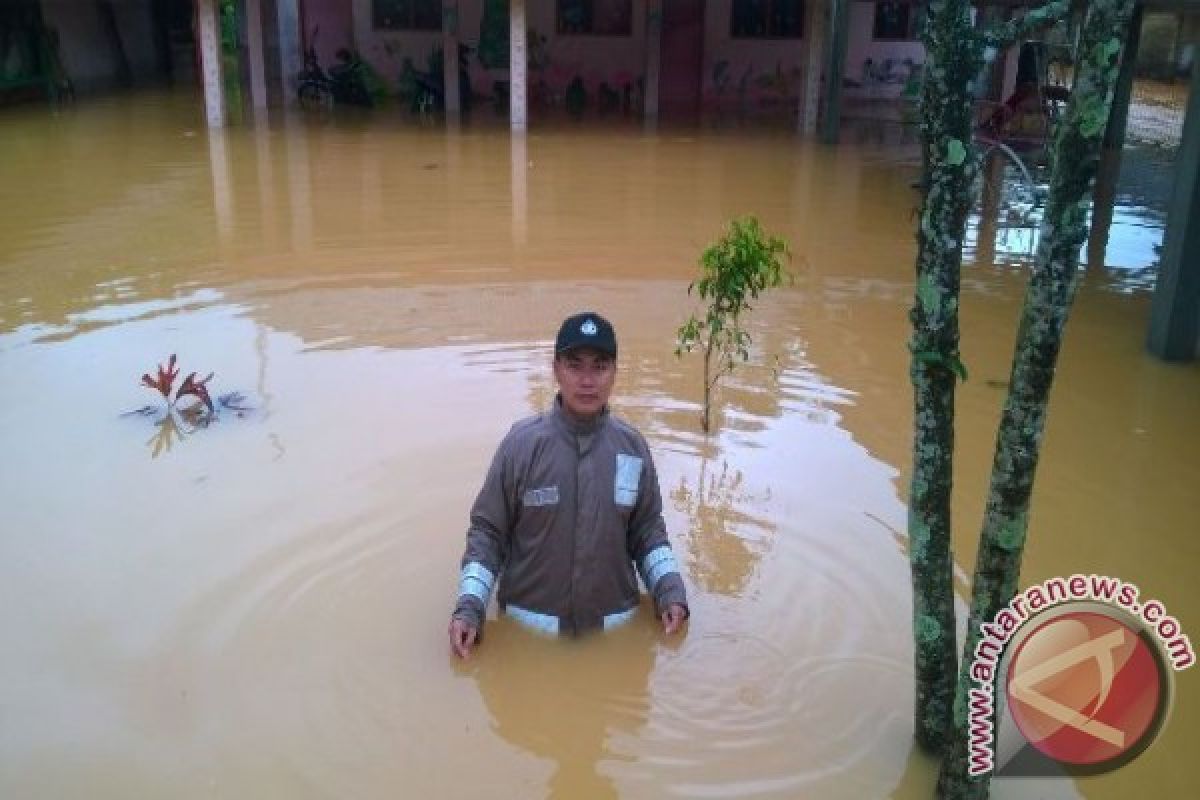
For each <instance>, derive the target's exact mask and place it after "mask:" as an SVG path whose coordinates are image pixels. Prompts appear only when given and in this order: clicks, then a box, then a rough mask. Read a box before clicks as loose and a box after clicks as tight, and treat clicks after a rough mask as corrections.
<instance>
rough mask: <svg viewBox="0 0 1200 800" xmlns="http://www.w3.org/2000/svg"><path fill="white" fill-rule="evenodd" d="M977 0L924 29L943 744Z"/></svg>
mask: <svg viewBox="0 0 1200 800" xmlns="http://www.w3.org/2000/svg"><path fill="white" fill-rule="evenodd" d="M970 13H971V6H970V4H969V3H967V2H965V0H946V1H945V2H943V3H940V4H933V5H931V6H930V7H929V17H928V24H927V25H926V28H925V30H924V32H923V33H922V37H923V41H924V44H925V51H926V54H927V55H926V61H925V80H924V84H923V87H922V90H921V146H922V164H923V174H922V181H921V183H922V189H923V197H922V202H921V210H920V227H919V228H918V231H917V269H916V273H917V274H916V278H917V281H916V284H917V285H916V298H915V302H914V305H913V309H912V312H911V317H912V324H913V334H912V340H911V341H910V344H909V347H910V349H911V350H912V364H911V369H910V372H911V377H912V384H913V405H914V413H913V419H914V424H913V470H912V482H911V485H910V487H909V502H908V538H909V561H910V563H911V566H912V582H913V641H914V662H915V670H916V713H915V716H916V719H915V725H914V728H915V733H916V738H917V742H918V743H919V744H920V745H921V746H922V747H923V748H925V749H926V750H929V751H931V752H940V751H941V750H942V749H943V747H944V745H945V744H946V742H947V741H948V738H949V734H950V728H951V721H952V720H951V714H952V705H953V700H954V675H955V664H956V662H955V654H956V650H957V646H956V642H955V626H954V585H953V580H954V573H953V559H952V556H951V551H950V487H951V482H952V466H953V460H952V457H953V451H954V387H955V381H956V380H957V378H958V376H959V375H960V374H962V363H961V361H960V359H959V352H958V291H959V270H960V267H961V265H962V241H963V236H964V234H965V232H966V226H967V212H968V211H969V209H970V197H971V191H970V187H971V183H972V181H973V179H974V171H975V169H976V167H975V162H974V159H973V158H971V152H970V151H971V95H970V93H969V92H968V84H969V83H970V81H971V79H972V78H973V77H974V76H975V75H976V73H977V72H978V71H979V66H980V63H981V62H980V58H981V48H980V47H979V46H978V44H977V42H976V39H975V36H974V31H973V30H972V26H971V16H970Z"/></svg>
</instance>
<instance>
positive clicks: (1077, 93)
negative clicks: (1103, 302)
mask: <svg viewBox="0 0 1200 800" xmlns="http://www.w3.org/2000/svg"><path fill="white" fill-rule="evenodd" d="M1133 4H1134V0H1091V2H1090V3H1089V5H1088V10H1087V17H1086V19H1085V21H1084V25H1083V33H1082V40H1081V45H1080V48H1079V63H1078V64H1077V65H1076V77H1075V82H1074V87H1073V89H1072V92H1071V99H1070V101H1069V103H1068V105H1067V111H1066V115H1065V117H1064V118H1063V121H1062V122H1061V123H1060V124H1059V127H1058V130H1057V131H1056V132H1055V138H1054V146H1053V150H1052V154H1051V158H1052V168H1051V176H1050V194H1049V197H1048V198H1047V202H1046V211H1045V216H1044V219H1043V222H1042V226H1041V231H1040V236H1039V242H1038V250H1037V259H1036V263H1035V265H1034V268H1033V273H1032V275H1031V276H1030V280H1029V287H1028V289H1027V291H1026V294H1025V302H1024V307H1023V309H1022V313H1021V322H1020V326H1019V328H1018V332H1017V342H1016V350H1015V354H1014V356H1013V367H1012V374H1011V377H1010V381H1009V390H1008V397H1007V399H1006V401H1005V404H1004V413H1003V415H1002V417H1001V420H1000V427H999V431H998V433H997V436H996V451H995V458H994V461H993V464H992V477H991V486H990V489H989V493H988V500H987V508H986V511H985V513H984V520H983V532H982V535H981V539H980V545H979V555H978V559H977V561H976V565H975V577H974V582H973V587H972V598H971V614H970V619H969V622H968V625H967V640H966V643H965V646H964V648H963V661H962V667H961V672H960V676H959V683H958V691H957V695H956V698H955V705H954V736H953V743H952V747H951V749H950V751H949V752H948V753H947V755H946V758H945V759H944V761H943V763H942V771H941V774H940V776H939V780H938V795H939V797H942V798H980V797H986V796H987V794H988V788H989V781H988V776H981V777H979V778H971V777H969V776H968V774H967V763H968V762H967V756H968V744H969V742H968V739H967V731H968V725H967V723H968V720H967V711H966V695H967V688H968V685H969V670H970V662H971V658H972V654H973V652H974V649H975V645H976V644H977V642H978V640H979V636H980V629H979V626H980V624H981V623H982V622H986V621H989V620H991V619H992V618H994V617H995V615H996V614H997V613H998V612H999V611H1000V609H1001V608H1003V607H1004V605H1006V604H1007V603H1008V602H1009V600H1011V599H1012V597H1013V595H1014V593H1015V592H1016V589H1017V581H1018V578H1019V576H1020V568H1021V555H1022V552H1023V549H1024V544H1025V534H1026V530H1027V528H1028V518H1029V498H1030V495H1031V493H1032V490H1033V479H1034V474H1035V472H1036V470H1037V464H1038V455H1039V450H1040V446H1041V439H1042V432H1043V430H1044V428H1045V420H1046V407H1047V401H1048V399H1049V394H1050V387H1051V384H1052V383H1053V380H1054V370H1055V365H1056V363H1057V361H1058V352H1059V348H1060V346H1061V344H1062V333H1063V327H1064V326H1065V324H1066V321H1067V313H1068V311H1069V310H1070V307H1071V301H1072V299H1073V295H1074V290H1075V286H1076V281H1077V277H1078V266H1079V250H1080V247H1081V246H1082V245H1083V242H1084V240H1085V239H1086V238H1087V214H1088V207H1089V204H1090V199H1091V185H1092V181H1093V179H1094V177H1095V175H1096V170H1097V165H1098V163H1099V160H1100V151H1101V147H1102V144H1103V140H1104V131H1105V127H1106V123H1107V121H1108V117H1109V112H1110V110H1111V107H1112V97H1113V88H1114V86H1115V84H1116V79H1117V71H1118V67H1119V57H1120V53H1121V49H1122V46H1123V44H1124V42H1125V39H1126V35H1125V34H1126V29H1127V27H1128V25H1129V18H1130V15H1131V12H1132V9H1133Z"/></svg>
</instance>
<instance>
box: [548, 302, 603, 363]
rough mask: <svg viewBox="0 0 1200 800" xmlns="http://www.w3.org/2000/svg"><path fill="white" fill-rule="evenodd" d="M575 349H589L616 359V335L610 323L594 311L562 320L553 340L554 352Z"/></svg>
mask: <svg viewBox="0 0 1200 800" xmlns="http://www.w3.org/2000/svg"><path fill="white" fill-rule="evenodd" d="M576 347H591V348H593V349H595V350H599V351H600V352H601V353H607V354H608V355H610V356H612V357H613V358H616V357H617V335H616V333H614V332H613V326H612V323H610V322H609V321H608V320H606V319H605V318H604V317H602V316H600V315H599V314H597V313H596V312H595V311H584V312H581V313H579V314H573V315H571V316H569V317H567V318H566V319H565V320H563V324H562V327H561V328H559V329H558V338H556V339H555V340H554V352H555V354H558V353H565V352H567V351H568V350H574V349H575V348H576Z"/></svg>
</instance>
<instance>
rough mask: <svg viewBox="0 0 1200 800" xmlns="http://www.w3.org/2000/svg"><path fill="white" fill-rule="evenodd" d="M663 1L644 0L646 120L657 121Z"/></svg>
mask: <svg viewBox="0 0 1200 800" xmlns="http://www.w3.org/2000/svg"><path fill="white" fill-rule="evenodd" d="M662 4H663V0H646V69H645V73H644V74H645V76H646V77H645V85H646V90H645V94H644V96H643V97H642V102H643V104H644V106H645V108H644V114H645V118H646V119H647V120H656V119H658V78H659V75H661V74H662V20H663V9H662Z"/></svg>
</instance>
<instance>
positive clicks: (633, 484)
mask: <svg viewBox="0 0 1200 800" xmlns="http://www.w3.org/2000/svg"><path fill="white" fill-rule="evenodd" d="M641 481H642V460H641V459H640V458H638V457H637V456H630V455H626V454H625V453H617V475H616V478H614V479H613V501H614V502H615V503H616V504H617V505H619V506H631V505H633V504H634V503H636V502H637V497H638V484H639V483H641Z"/></svg>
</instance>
